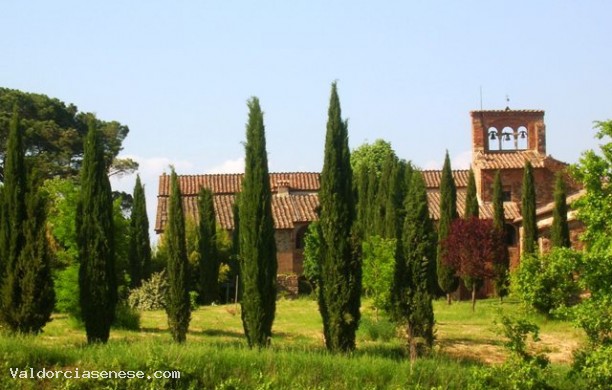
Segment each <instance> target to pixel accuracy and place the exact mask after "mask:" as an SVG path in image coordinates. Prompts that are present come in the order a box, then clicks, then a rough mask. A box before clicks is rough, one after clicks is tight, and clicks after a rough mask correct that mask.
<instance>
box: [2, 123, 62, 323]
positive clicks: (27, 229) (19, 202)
mask: <svg viewBox="0 0 612 390" xmlns="http://www.w3.org/2000/svg"><path fill="white" fill-rule="evenodd" d="M17 123H18V118H17V114H16V113H15V114H14V116H13V119H12V121H11V129H10V134H9V139H8V142H7V154H6V160H5V168H6V171H5V185H4V188H3V191H2V195H3V198H2V199H0V207H1V208H2V209H3V210H4V211H3V214H4V216H6V221H3V226H2V230H4V229H6V230H4V232H3V234H2V235H1V236H0V237H1V239H2V243H1V244H0V248H3V250H2V252H3V253H0V256H2V257H4V260H5V269H4V270H3V271H0V273H2V274H3V275H4V277H3V278H2V279H0V309H1V311H0V321H2V322H4V323H5V324H6V325H7V327H8V328H9V330H11V331H12V332H19V333H39V332H40V331H41V330H42V328H43V327H44V326H45V324H46V323H47V322H49V321H50V320H51V312H52V310H53V305H54V302H55V294H54V290H53V279H52V277H51V264H50V255H49V250H48V242H47V236H46V233H47V229H46V219H47V215H46V202H47V199H46V194H44V193H43V192H41V191H40V190H37V187H38V180H37V177H36V173H35V172H32V171H30V172H29V181H28V173H27V172H26V171H27V168H26V165H25V161H24V149H23V142H22V137H21V131H20V130H19V127H18V125H17ZM5 256H6V257H5Z"/></svg>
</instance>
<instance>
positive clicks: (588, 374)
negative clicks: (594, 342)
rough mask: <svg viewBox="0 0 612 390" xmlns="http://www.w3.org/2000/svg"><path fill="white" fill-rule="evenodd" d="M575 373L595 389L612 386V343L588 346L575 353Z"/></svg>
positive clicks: (573, 368) (573, 371)
mask: <svg viewBox="0 0 612 390" xmlns="http://www.w3.org/2000/svg"><path fill="white" fill-rule="evenodd" d="M572 373H573V374H579V375H580V376H581V377H582V378H583V379H584V380H585V381H586V384H587V385H588V387H589V388H593V389H610V388H612V345H605V346H598V347H594V348H586V349H582V350H580V351H578V352H577V353H575V354H574V364H573V367H572Z"/></svg>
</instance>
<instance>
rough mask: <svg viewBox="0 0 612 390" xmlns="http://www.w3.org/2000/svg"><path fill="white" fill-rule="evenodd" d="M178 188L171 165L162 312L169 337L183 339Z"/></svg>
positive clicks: (185, 310) (185, 290) (186, 304)
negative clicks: (166, 292) (166, 323)
mask: <svg viewBox="0 0 612 390" xmlns="http://www.w3.org/2000/svg"><path fill="white" fill-rule="evenodd" d="M181 198H182V196H181V189H180V187H179V182H178V177H177V175H176V172H175V171H174V168H173V169H172V173H171V175H170V199H169V200H168V222H167V225H166V226H167V227H166V231H165V233H164V242H165V244H166V251H167V256H168V264H167V268H166V269H167V271H168V285H169V288H168V297H167V299H168V301H167V304H166V314H167V315H168V327H169V328H170V333H171V334H172V339H173V340H174V341H175V342H177V343H183V342H185V339H186V335H187V330H188V329H189V321H190V320H191V307H190V301H189V275H188V263H187V248H186V241H185V216H184V214H183V203H182V199H181Z"/></svg>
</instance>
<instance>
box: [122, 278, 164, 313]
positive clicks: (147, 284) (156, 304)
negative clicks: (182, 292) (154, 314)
mask: <svg viewBox="0 0 612 390" xmlns="http://www.w3.org/2000/svg"><path fill="white" fill-rule="evenodd" d="M167 292H168V280H167V279H166V275H165V272H164V271H162V272H157V273H154V274H153V275H151V277H150V278H149V279H148V280H145V281H143V282H142V285H141V286H140V287H139V288H137V289H134V290H132V291H131V292H130V295H129V297H128V306H129V307H131V308H133V309H138V310H161V309H164V308H165V307H166V294H167Z"/></svg>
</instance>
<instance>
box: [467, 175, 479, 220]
mask: <svg viewBox="0 0 612 390" xmlns="http://www.w3.org/2000/svg"><path fill="white" fill-rule="evenodd" d="M479 214H480V211H479V209H478V197H477V195H476V179H475V178H474V170H472V168H470V173H469V176H468V186H467V193H466V195H465V214H464V216H463V217H464V218H465V219H469V218H472V217H476V218H478V216H479Z"/></svg>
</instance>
